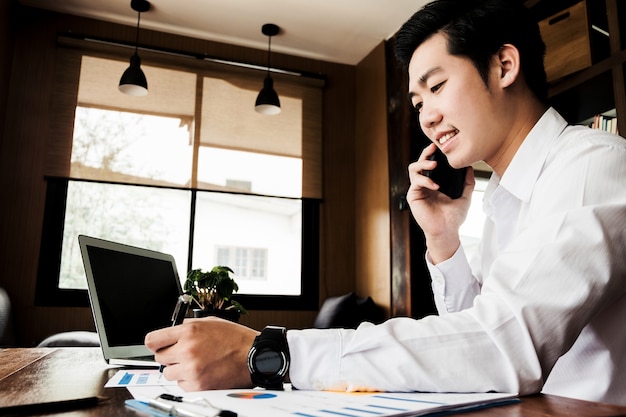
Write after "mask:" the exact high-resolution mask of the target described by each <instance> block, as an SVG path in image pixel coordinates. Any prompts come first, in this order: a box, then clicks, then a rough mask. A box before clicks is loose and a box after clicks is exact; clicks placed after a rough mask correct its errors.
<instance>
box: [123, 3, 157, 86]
mask: <svg viewBox="0 0 626 417" xmlns="http://www.w3.org/2000/svg"><path fill="white" fill-rule="evenodd" d="M130 7H131V8H132V9H133V10H134V11H136V12H137V35H136V37H135V53H134V54H133V56H131V57H130V66H129V67H128V68H127V69H126V71H124V74H122V78H120V85H119V87H118V88H119V90H120V91H121V92H122V93H124V94H128V95H130V96H137V97H141V96H145V95H146V94H148V81H147V80H146V75H145V74H144V73H143V71H142V70H141V59H140V58H139V55H138V54H137V48H138V46H139V22H140V19H141V13H142V12H147V11H148V10H150V2H148V1H147V0H131V2H130Z"/></svg>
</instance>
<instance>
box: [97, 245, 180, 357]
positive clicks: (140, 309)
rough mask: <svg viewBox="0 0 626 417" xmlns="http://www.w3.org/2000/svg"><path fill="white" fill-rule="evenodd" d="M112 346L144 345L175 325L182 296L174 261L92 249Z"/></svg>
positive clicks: (99, 293)
mask: <svg viewBox="0 0 626 417" xmlns="http://www.w3.org/2000/svg"><path fill="white" fill-rule="evenodd" d="M87 251H88V252H89V259H90V262H91V269H92V273H93V280H94V283H95V287H96V291H97V293H98V300H99V303H100V309H101V311H102V321H103V324H104V327H105V328H106V333H107V337H108V342H109V346H111V347H115V346H126V345H137V344H143V341H144V337H145V335H146V333H148V332H150V331H152V330H155V329H159V328H162V327H166V326H169V325H171V321H170V320H171V316H172V311H173V310H174V307H175V305H176V301H177V299H178V296H179V295H180V282H179V281H178V275H177V273H176V270H175V268H176V266H175V264H174V263H173V262H169V261H166V260H162V259H155V258H150V257H145V256H140V255H134V254H129V253H121V252H117V251H113V250H109V249H103V248H98V247H93V246H88V247H87Z"/></svg>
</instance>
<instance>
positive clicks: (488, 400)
mask: <svg viewBox="0 0 626 417" xmlns="http://www.w3.org/2000/svg"><path fill="white" fill-rule="evenodd" d="M128 390H129V391H130V393H131V394H132V395H133V397H134V398H135V399H138V400H146V399H151V398H156V397H158V396H159V395H160V394H162V393H168V394H172V395H176V396H183V397H185V398H186V399H189V400H197V399H198V398H204V399H206V400H208V401H209V402H210V403H211V404H212V405H213V406H214V407H217V408H220V409H224V410H230V411H234V412H236V413H237V414H238V417H287V416H289V417H294V416H299V417H328V416H329V415H337V416H343V417H366V416H367V417H372V416H379V417H391V416H394V417H399V416H419V415H427V414H431V413H435V412H440V411H445V410H458V411H461V410H465V409H466V408H469V409H471V408H478V407H489V406H495V405H501V404H506V403H511V402H518V401H519V400H518V399H517V397H516V396H515V395H512V394H492V393H487V394H430V393H387V392H375V393H363V392H357V393H345V392H328V391H299V390H293V391H292V390H285V391H266V390H262V389H248V390H241V389H239V390H215V391H198V392H184V391H183V390H182V389H180V388H179V387H178V386H138V385H134V386H128Z"/></svg>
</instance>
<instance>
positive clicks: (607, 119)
mask: <svg viewBox="0 0 626 417" xmlns="http://www.w3.org/2000/svg"><path fill="white" fill-rule="evenodd" d="M589 127H591V128H593V129H600V130H604V131H605V132H611V133H615V134H619V131H618V129H617V117H614V116H608V115H605V114H596V115H595V116H594V117H593V121H592V122H591V124H590V125H589Z"/></svg>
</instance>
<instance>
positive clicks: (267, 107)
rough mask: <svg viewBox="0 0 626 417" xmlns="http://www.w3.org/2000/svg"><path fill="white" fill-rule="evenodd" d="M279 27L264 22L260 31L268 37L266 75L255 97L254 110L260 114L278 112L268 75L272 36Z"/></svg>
mask: <svg viewBox="0 0 626 417" xmlns="http://www.w3.org/2000/svg"><path fill="white" fill-rule="evenodd" d="M279 30H280V28H279V27H278V26H276V25H275V24H273V23H266V24H264V25H263V27H262V28H261V31H262V32H263V34H264V35H265V36H267V37H268V44H267V75H266V76H265V80H263V89H261V91H260V92H259V95H258V96H257V98H256V104H255V106H254V110H256V111H257V112H258V113H261V114H268V115H274V114H278V113H280V100H279V99H278V94H276V90H274V80H272V77H271V76H270V55H271V52H272V36H275V35H277V34H278V32H279Z"/></svg>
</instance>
